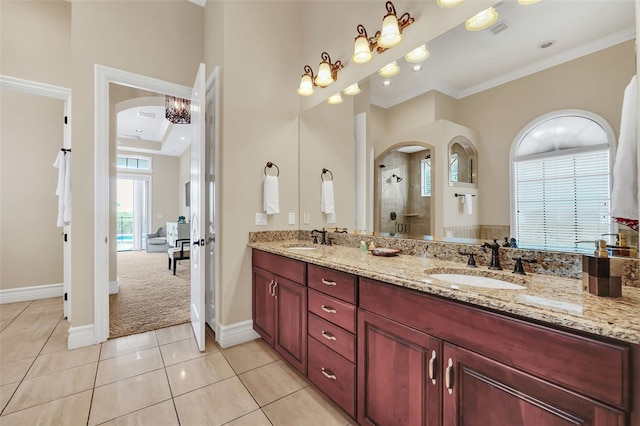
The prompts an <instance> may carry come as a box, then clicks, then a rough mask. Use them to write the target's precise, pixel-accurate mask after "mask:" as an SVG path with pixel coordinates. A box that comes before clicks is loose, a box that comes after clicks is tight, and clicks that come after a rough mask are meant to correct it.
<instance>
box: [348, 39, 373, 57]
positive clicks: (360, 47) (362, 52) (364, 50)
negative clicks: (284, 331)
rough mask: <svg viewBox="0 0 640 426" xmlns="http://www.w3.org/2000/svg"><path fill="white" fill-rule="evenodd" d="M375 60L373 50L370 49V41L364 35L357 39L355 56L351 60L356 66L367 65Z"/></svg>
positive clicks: (354, 50)
mask: <svg viewBox="0 0 640 426" xmlns="http://www.w3.org/2000/svg"><path fill="white" fill-rule="evenodd" d="M371 59H373V54H372V53H371V48H370V47H369V40H367V37H365V36H364V35H361V36H359V37H357V38H356V42H355V45H354V47H353V56H352V57H351V60H352V61H353V63H355V64H366V63H367V62H369V61H370V60H371Z"/></svg>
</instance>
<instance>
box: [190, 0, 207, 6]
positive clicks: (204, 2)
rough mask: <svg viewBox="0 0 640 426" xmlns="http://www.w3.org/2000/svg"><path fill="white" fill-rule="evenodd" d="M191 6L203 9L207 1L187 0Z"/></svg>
mask: <svg viewBox="0 0 640 426" xmlns="http://www.w3.org/2000/svg"><path fill="white" fill-rule="evenodd" d="M189 1H190V2H191V3H193V4H197V5H198V6H202V7H205V6H206V4H207V0H189Z"/></svg>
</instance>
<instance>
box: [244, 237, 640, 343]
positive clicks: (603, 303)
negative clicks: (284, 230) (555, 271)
mask: <svg viewBox="0 0 640 426" xmlns="http://www.w3.org/2000/svg"><path fill="white" fill-rule="evenodd" d="M295 246H310V245H309V242H308V241H296V240H287V241H275V242H251V243H249V247H252V248H255V249H258V250H262V251H266V252H270V253H274V254H279V255H282V256H286V257H289V258H292V259H297V260H301V261H304V262H307V263H310V264H315V265H320V266H326V267H328V268H332V269H336V270H339V271H343V272H348V273H352V274H355V275H359V276H362V277H366V278H371V279H375V280H379V281H383V282H386V283H390V284H394V285H398V286H402V287H406V288H410V289H413V290H417V291H421V292H424V293H428V294H434V295H437V296H441V297H445V298H448V299H452V300H458V301H461V302H466V303H469V304H472V305H476V306H480V307H486V308H490V309H492V310H496V311H500V312H505V313H510V314H515V315H518V316H521V317H526V318H532V319H535V320H540V321H543V322H546V323H550V324H556V325H560V326H563V327H567V328H569V329H574V330H580V331H584V332H588V333H592V334H595V335H599V336H604V337H608V338H613V339H616V340H620V341H624V342H628V343H636V344H638V343H640V288H634V287H627V286H624V287H623V289H622V297H620V298H608V297H598V296H594V295H592V294H590V293H588V292H586V291H583V290H582V281H581V280H576V279H571V278H561V277H553V276H549V275H539V274H527V275H525V276H521V275H514V274H512V273H511V271H506V270H505V271H489V270H487V269H486V267H479V268H476V269H471V268H466V267H465V265H464V264H462V263H457V262H449V261H444V260H440V259H434V258H429V257H420V256H409V255H402V254H401V255H398V256H394V257H379V256H373V255H371V254H369V253H362V252H361V251H360V250H359V249H358V248H353V247H346V246H335V245H334V246H322V245H311V246H312V247H314V248H315V249H314V250H296V249H292V248H291V247H295ZM437 273H461V274H472V275H481V276H486V277H490V278H496V279H502V280H504V281H509V282H512V283H514V284H520V285H523V286H525V287H526V289H520V290H498V289H488V288H480V287H472V286H467V285H462V284H457V285H456V286H454V287H456V288H452V285H451V283H448V282H445V281H440V280H437V279H435V278H428V277H427V276H428V275H430V274H437ZM425 278H427V280H428V281H427V282H425V281H423V280H424V279H425Z"/></svg>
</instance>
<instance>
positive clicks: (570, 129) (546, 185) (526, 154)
mask: <svg viewBox="0 0 640 426" xmlns="http://www.w3.org/2000/svg"><path fill="white" fill-rule="evenodd" d="M614 149H615V137H614V133H613V130H612V129H611V126H610V125H609V124H608V123H607V122H606V121H605V120H604V119H603V118H602V117H600V116H598V115H596V114H593V113H590V112H587V111H577V110H563V111H555V112H552V113H549V114H545V115H543V116H541V117H539V118H537V119H536V120H534V121H532V122H531V123H529V124H528V125H527V126H525V128H524V129H523V130H522V131H521V132H520V134H518V136H517V137H516V139H515V140H514V142H513V145H512V147H511V199H512V203H511V206H512V207H511V208H512V210H511V229H512V232H513V233H514V236H515V238H516V239H517V241H518V245H519V246H521V247H528V248H538V249H548V250H563V251H569V250H576V249H577V248H578V244H576V241H583V240H591V241H593V240H595V239H597V238H601V235H602V234H608V233H611V232H612V226H613V225H612V221H611V217H610V192H611V177H610V176H611V161H612V159H613V158H615V155H614V154H615V153H614ZM580 247H581V248H584V247H586V246H585V245H584V244H582V245H580Z"/></svg>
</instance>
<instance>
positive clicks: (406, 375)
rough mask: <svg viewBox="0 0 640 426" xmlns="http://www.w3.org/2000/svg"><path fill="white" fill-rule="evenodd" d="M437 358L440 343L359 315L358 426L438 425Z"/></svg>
mask: <svg viewBox="0 0 640 426" xmlns="http://www.w3.org/2000/svg"><path fill="white" fill-rule="evenodd" d="M441 353H442V342H441V341H440V340H438V339H436V338H434V337H432V336H430V335H428V334H426V333H423V332H420V331H417V330H415V329H412V328H410V327H407V326H404V325H402V324H399V323H397V322H395V321H392V320H389V319H387V318H384V317H381V316H379V315H376V314H373V313H371V312H368V311H365V310H362V309H360V310H358V423H359V424H360V425H362V426H364V425H377V426H387V425H391V426H402V425H409V426H417V425H423V426H435V425H439V424H440V396H441V389H442V385H441V381H442V380H441V377H439V375H438V373H439V372H440V371H441V369H440V368H439V367H438V364H439V363H440V354H441ZM430 370H431V372H432V374H431V375H430Z"/></svg>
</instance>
